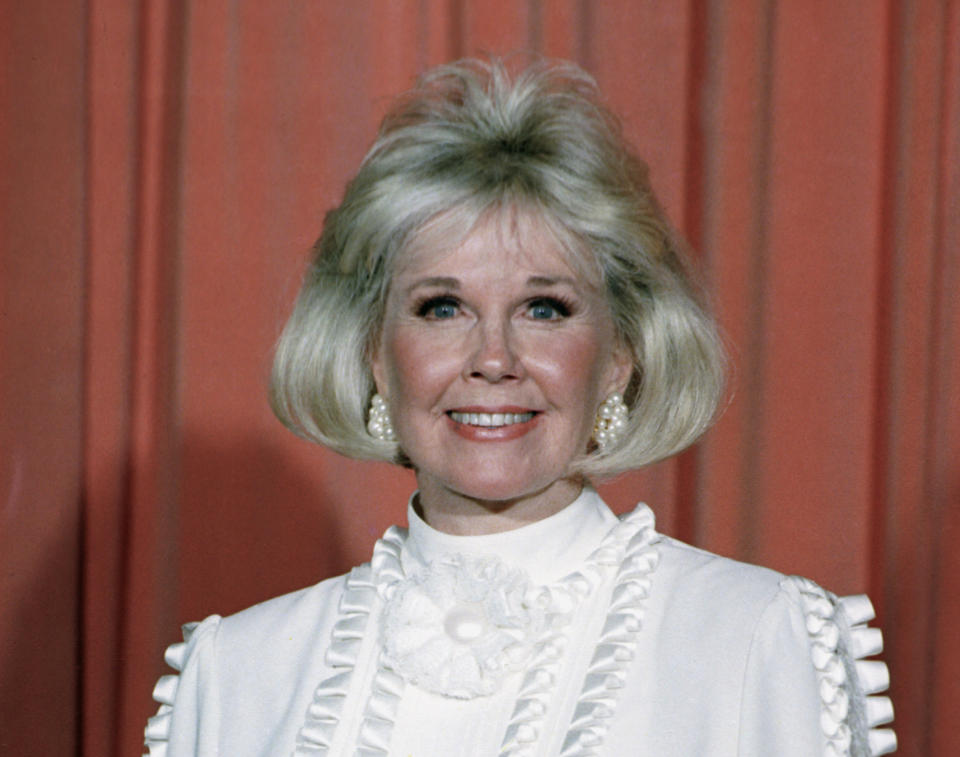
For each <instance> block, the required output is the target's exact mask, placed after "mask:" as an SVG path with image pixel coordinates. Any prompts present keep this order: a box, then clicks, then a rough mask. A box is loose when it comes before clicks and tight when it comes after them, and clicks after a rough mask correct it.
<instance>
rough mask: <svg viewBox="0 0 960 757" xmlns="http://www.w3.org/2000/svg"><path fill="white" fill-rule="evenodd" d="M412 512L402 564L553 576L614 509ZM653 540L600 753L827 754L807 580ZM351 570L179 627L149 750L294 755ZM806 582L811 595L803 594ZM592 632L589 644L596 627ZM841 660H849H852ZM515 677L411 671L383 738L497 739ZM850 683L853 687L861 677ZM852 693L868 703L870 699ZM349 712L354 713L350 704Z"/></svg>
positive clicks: (608, 525) (579, 622) (887, 737)
mask: <svg viewBox="0 0 960 757" xmlns="http://www.w3.org/2000/svg"><path fill="white" fill-rule="evenodd" d="M641 508H643V509H644V510H646V508H645V506H641ZM408 517H409V522H410V532H409V537H408V538H407V539H406V541H405V542H404V543H403V546H402V550H401V552H400V564H401V565H402V567H403V571H404V572H405V573H406V574H407V575H411V574H413V573H416V572H417V571H422V570H427V569H428V566H429V563H430V562H431V561H432V560H435V559H437V558H440V557H442V556H443V555H446V554H450V553H457V554H467V555H471V556H484V555H492V556H495V557H498V558H499V559H501V560H503V561H505V562H508V563H509V564H510V565H512V566H514V567H519V568H522V569H524V570H526V571H527V573H528V574H529V575H530V577H531V579H532V580H533V581H534V582H536V583H548V582H552V581H557V580H558V579H560V578H562V577H563V576H565V575H567V574H569V573H571V572H572V571H574V570H576V569H578V568H580V567H581V566H582V565H583V564H584V562H585V561H586V559H587V557H588V555H589V554H590V553H591V552H593V551H594V550H595V549H596V548H597V547H598V545H600V543H601V542H602V541H603V540H604V537H605V535H606V534H608V533H609V532H610V531H611V529H612V528H613V527H614V526H616V525H617V523H618V521H617V518H616V517H615V516H614V515H613V514H612V513H611V512H610V510H609V509H608V508H607V507H606V505H605V504H604V503H603V502H602V501H601V500H600V498H599V497H598V496H597V495H596V493H595V492H594V491H593V490H591V489H586V490H585V491H584V493H583V494H582V495H581V496H580V497H579V498H578V499H577V501H576V502H574V503H573V504H571V505H570V506H569V507H568V508H566V509H565V510H564V511H562V512H561V513H558V514H557V515H555V516H553V517H552V518H548V519H546V520H544V521H540V522H538V523H534V524H532V525H529V526H525V527H523V528H520V529H516V530H514V531H510V532H507V533H503V534H494V535H490V536H477V537H457V536H450V535H448V534H442V533H439V532H437V531H434V530H433V529H431V528H430V527H429V526H428V525H427V524H426V523H424V522H423V521H422V520H421V519H420V518H419V517H417V515H416V513H415V512H414V511H413V509H412V508H411V509H410V510H409V513H408ZM655 547H656V550H657V552H658V553H659V564H658V565H656V568H655V570H653V571H652V573H651V581H650V584H649V596H647V597H646V598H645V599H644V600H643V602H644V610H643V624H642V628H641V630H640V631H639V632H638V633H637V635H636V646H635V648H634V651H633V659H632V661H631V662H629V664H627V665H626V668H625V669H626V671H627V675H626V680H625V684H624V685H623V687H622V689H619V690H618V698H617V702H616V708H615V711H614V717H613V718H612V722H610V723H609V724H608V726H607V729H606V732H605V734H604V737H603V739H602V743H601V745H600V747H599V750H598V751H596V754H598V755H603V756H605V757H624V756H626V755H673V756H680V757H682V756H684V755H691V756H694V755H697V756H700V755H709V756H716V757H724V756H727V755H729V756H730V757H733V756H734V755H737V756H746V755H751V756H753V755H756V756H760V755H764V756H766V755H778V756H779V757H811V756H813V755H823V754H831V752H830V751H829V750H830V749H831V748H832V747H831V746H830V745H829V744H828V739H827V737H826V736H825V734H824V725H823V713H822V711H821V710H822V707H823V702H822V698H821V689H822V685H821V684H822V681H820V680H819V679H818V671H817V669H816V668H815V667H814V665H813V663H812V662H811V641H810V639H811V635H810V634H811V629H810V628H808V618H809V614H808V613H805V610H804V596H806V597H807V599H806V601H808V602H809V586H815V585H813V584H809V582H807V583H800V582H798V581H797V580H794V579H789V578H785V577H784V576H782V575H780V574H778V573H775V572H773V571H770V570H766V569H764V568H758V567H754V566H750V565H745V564H742V563H738V562H734V561H732V560H728V559H725V558H722V557H718V556H716V555H712V554H709V553H707V552H704V551H701V550H698V549H695V548H693V547H690V546H687V545H685V544H682V543H680V542H677V541H675V540H673V539H670V538H667V537H662V536H657V537H656V544H655ZM344 581H345V578H344V577H338V578H334V579H330V580H327V581H324V582H322V583H320V584H317V585H316V586H313V587H311V588H308V589H304V590H302V591H299V592H295V593H293V594H289V595H286V596H283V597H279V598H277V599H273V600H270V601H268V602H265V603H263V604H260V605H256V606H254V607H252V608H250V609H248V610H245V611H244V612H241V613H239V614H237V615H233V616H231V617H228V618H225V619H221V618H220V617H218V616H211V617H209V618H207V619H206V620H204V621H203V622H202V623H200V624H199V625H198V626H196V627H190V628H189V629H187V630H188V634H187V635H188V637H189V639H188V642H187V646H186V648H185V649H181V648H178V649H177V650H176V651H175V655H174V656H175V657H177V658H181V657H182V658H183V660H184V661H183V662H182V663H181V661H180V659H176V660H171V658H170V657H168V661H170V662H171V663H172V664H173V665H174V667H176V668H178V669H182V672H181V674H180V677H179V681H178V682H177V681H174V682H173V683H171V681H170V679H169V678H168V679H166V681H164V680H163V679H162V680H161V684H160V685H158V688H157V692H158V693H155V697H156V698H157V699H158V701H161V702H166V704H164V705H163V706H162V707H161V711H160V713H158V716H157V717H158V719H153V720H152V721H151V724H150V726H148V730H147V733H148V738H147V744H148V746H149V747H150V750H151V751H150V754H151V757H153V756H155V755H165V757H191V756H194V755H196V756H197V757H215V756H216V757H228V756H229V757H267V756H268V755H269V756H274V755H282V756H283V757H289V755H291V754H292V753H293V751H294V749H295V748H296V743H297V734H298V732H299V731H300V729H301V727H303V726H304V722H305V719H306V714H307V710H308V707H309V706H310V705H311V702H312V700H313V696H314V692H315V690H316V688H317V686H318V683H319V682H321V681H324V680H325V679H327V678H329V677H330V676H331V675H332V673H333V672H334V669H333V668H332V667H331V665H330V664H328V660H327V659H325V653H326V651H327V648H328V646H329V640H330V638H331V631H332V629H333V626H334V624H335V623H336V622H337V621H338V619H341V618H342V617H343V615H342V614H341V608H340V607H339V603H340V599H341V596H342V594H343V592H344V586H345V583H344ZM816 588H817V589H819V587H816ZM802 589H803V590H806V591H808V594H807V595H804V596H802V595H801V590H802ZM821 591H822V590H821ZM825 596H826V595H825ZM831 596H832V595H831ZM590 601H593V600H590ZM590 601H587V602H586V603H585V604H584V605H583V606H582V608H581V610H582V612H580V613H578V614H576V615H575V619H574V621H573V624H572V625H571V626H570V627H569V628H568V629H566V638H568V639H574V640H576V639H582V638H586V637H590V633H594V632H592V631H591V632H589V633H588V629H591V628H594V627H595V626H596V625H597V624H598V623H600V624H602V622H603V612H604V610H603V609H602V608H600V607H599V605H598V604H597V603H598V602H600V599H597V600H596V602H594V604H591V603H590ZM603 601H604V602H606V599H603ZM854 622H857V621H854ZM840 626H841V627H845V626H844V624H843V623H841V624H840ZM369 632H371V631H370V629H369V628H368V629H367V633H369ZM373 632H376V628H375V627H374V628H373ZM591 638H592V640H591V641H590V644H591V645H592V644H593V643H594V642H595V633H594V637H591ZM850 643H853V642H850ZM367 646H369V647H370V653H369V654H368V655H367V657H369V659H365V660H360V661H358V662H357V664H358V666H359V665H361V664H363V665H366V666H368V667H369V666H370V665H376V660H377V657H378V655H379V646H378V645H377V644H372V645H367ZM843 647H844V645H843V644H840V648H841V652H843ZM874 651H875V650H874ZM588 658H589V656H588ZM847 663H849V664H848V667H851V669H852V665H853V663H852V661H849V660H848V661H845V664H847ZM858 664H862V663H858ZM878 664H879V663H878ZM583 676H584V670H583V668H582V667H581V668H579V669H577V666H576V665H568V666H566V667H565V668H562V669H561V671H560V673H559V675H558V678H557V680H556V684H555V685H556V688H557V690H558V691H560V692H561V694H562V693H563V692H565V691H569V692H571V694H572V695H573V696H571V697H568V698H567V700H569V701H570V702H575V694H576V692H578V691H579V690H580V686H581V684H582V682H583ZM821 677H822V676H821ZM521 680H522V673H517V674H511V675H510V676H508V677H507V679H506V680H505V682H504V684H503V686H502V687H501V688H500V690H499V691H497V692H496V693H494V694H491V695H489V696H480V697H476V698H473V699H469V700H459V699H452V698H449V697H445V696H442V695H440V694H434V693H430V692H428V691H424V690H421V689H420V688H418V687H416V686H413V685H408V686H406V688H405V689H404V690H403V694H402V697H401V699H400V704H399V709H398V710H397V712H396V713H395V716H394V725H393V729H392V734H391V733H389V732H388V733H387V738H388V739H389V747H388V753H389V754H390V755H397V756H398V757H408V756H415V757H490V756H491V755H497V754H499V753H500V745H501V740H502V738H503V736H504V730H505V728H506V726H507V723H508V722H509V721H510V718H511V715H512V713H513V712H514V706H515V702H516V699H517V694H518V690H519V688H520V686H521ZM853 692H854V696H855V697H856V696H859V694H858V693H857V690H856V688H854V689H853ZM561 699H562V697H561ZM567 700H563V701H567ZM348 701H349V700H348ZM855 704H857V703H855ZM857 707H859V711H863V710H864V709H865V708H866V704H865V703H864V702H860V703H859V704H857ZM344 717H346V718H347V719H349V718H351V717H352V718H353V719H354V721H356V719H357V718H358V717H359V714H358V713H356V712H355V713H353V714H350V713H347V714H346V715H345V716H344ZM550 717H551V718H552V719H551V720H549V721H547V722H549V723H556V724H558V726H559V723H560V722H561V721H563V722H565V723H566V724H567V726H568V725H569V723H570V720H571V719H572V718H574V717H575V715H574V713H573V712H555V713H552V714H551V716H550ZM886 719H888V718H886ZM872 724H873V723H871V725H872ZM544 731H546V732H545V733H542V734H538V735H537V741H536V742H534V743H535V744H539V745H540V746H541V747H542V749H541V751H536V752H531V754H542V753H543V754H560V753H561V745H560V744H559V743H557V744H554V742H560V741H562V737H563V735H564V733H565V732H566V726H562V727H551V728H545V729H544ZM878 733H880V734H881V735H880V736H875V735H873V734H871V736H870V738H871V743H873V742H875V741H877V739H879V740H880V742H884V743H885V744H886V747H885V748H884V751H883V752H881V751H875V752H874V754H880V753H885V752H886V751H889V749H890V747H891V743H892V742H891V739H892V732H889V731H883V732H878ZM550 739H553V741H549V740H550ZM547 743H549V744H551V746H550V747H549V748H548V747H547V746H544V745H546V744H547ZM878 743H879V742H878ZM894 743H895V742H894ZM320 753H321V752H318V754H320ZM351 753H352V752H351ZM571 753H574V752H571ZM575 753H583V754H592V753H594V752H592V751H590V750H581V751H579V752H575ZM835 753H837V752H835ZM839 753H842V752H839ZM852 753H853V754H857V752H856V751H854V752H852ZM337 757H339V754H338V755H337Z"/></svg>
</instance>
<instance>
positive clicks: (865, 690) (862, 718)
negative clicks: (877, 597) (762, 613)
mask: <svg viewBox="0 0 960 757" xmlns="http://www.w3.org/2000/svg"><path fill="white" fill-rule="evenodd" d="M783 583H789V584H793V586H794V587H795V588H796V589H797V591H798V592H799V595H800V600H801V603H802V605H803V612H804V616H805V620H806V627H807V634H808V635H809V638H810V655H811V659H812V661H813V666H814V668H815V669H816V671H817V680H818V683H819V687H820V702H821V710H820V713H821V714H820V724H821V727H822V728H823V733H824V736H825V737H826V739H827V745H826V748H825V750H824V757H878V755H883V754H890V753H891V752H893V751H895V750H896V748H897V737H896V735H895V734H894V732H893V730H891V729H889V728H878V727H877V726H880V725H884V724H886V723H889V722H890V721H892V720H893V703H892V702H891V701H890V698H889V697H886V696H875V695H876V694H878V693H879V692H882V691H885V690H886V689H887V688H888V686H889V685H890V674H889V671H888V670H887V666H886V665H885V664H884V663H882V662H880V661H878V660H865V659H863V658H865V657H870V656H872V655H876V654H879V653H880V652H881V651H882V650H883V636H882V634H881V632H880V630H879V629H877V628H869V627H868V626H867V623H868V622H869V621H870V620H872V619H873V618H874V617H875V616H874V612H873V606H872V605H871V604H870V600H869V599H868V598H867V596H866V595H864V594H859V595H855V596H850V597H842V598H839V597H837V596H835V595H833V594H831V593H830V592H828V591H825V590H824V589H822V588H821V587H820V586H818V585H817V584H815V583H814V582H813V581H810V580H808V579H806V578H800V577H797V576H791V577H789V578H784V579H783Z"/></svg>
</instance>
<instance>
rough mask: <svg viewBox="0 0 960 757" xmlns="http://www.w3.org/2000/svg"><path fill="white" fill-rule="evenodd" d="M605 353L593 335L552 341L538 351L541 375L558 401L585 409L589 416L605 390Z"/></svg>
mask: <svg viewBox="0 0 960 757" xmlns="http://www.w3.org/2000/svg"><path fill="white" fill-rule="evenodd" d="M602 352H603V350H602V349H601V343H600V340H598V339H597V337H596V334H595V333H593V332H590V333H586V334H583V335H577V336H576V337H571V338H566V339H554V340H549V341H548V342H547V343H546V344H544V345H542V346H541V349H539V350H538V360H537V363H536V368H537V372H538V373H539V374H540V375H541V376H542V377H543V379H544V383H546V384H547V385H548V386H549V387H551V388H552V389H553V391H554V393H555V394H556V395H557V396H556V400H557V401H558V402H561V401H563V402H564V404H566V405H568V406H569V405H571V404H572V405H573V406H574V407H582V408H583V410H584V413H585V414H589V413H591V412H592V409H593V403H594V402H595V401H596V400H597V397H598V395H599V393H600V391H601V387H600V383H601V380H602V374H603V370H602V367H601V364H602V363H603V360H602V354H601V353H602Z"/></svg>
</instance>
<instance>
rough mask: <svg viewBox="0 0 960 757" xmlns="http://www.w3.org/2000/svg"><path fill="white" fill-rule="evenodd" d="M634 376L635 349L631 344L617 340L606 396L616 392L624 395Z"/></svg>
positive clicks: (611, 361)
mask: <svg viewBox="0 0 960 757" xmlns="http://www.w3.org/2000/svg"><path fill="white" fill-rule="evenodd" d="M632 376H633V350H632V349H630V347H629V345H626V344H624V343H623V342H621V341H620V340H617V344H616V345H615V346H614V348H613V354H612V355H611V356H610V371H609V376H608V379H607V386H606V390H607V391H606V395H605V396H608V397H609V396H610V395H611V394H613V393H614V392H616V393H617V394H621V395H622V394H623V393H624V392H626V391H627V386H628V385H629V384H630V378H631V377H632Z"/></svg>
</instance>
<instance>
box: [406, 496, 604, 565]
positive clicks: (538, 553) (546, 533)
mask: <svg viewBox="0 0 960 757" xmlns="http://www.w3.org/2000/svg"><path fill="white" fill-rule="evenodd" d="M414 497H416V494H414V496H413V497H411V498H410V504H409V505H408V506H407V521H408V523H409V524H410V532H409V537H408V539H407V540H406V543H405V545H404V547H403V552H402V554H401V562H402V564H403V568H404V571H405V572H406V573H407V574H408V575H409V574H410V573H412V572H416V571H418V570H421V569H422V568H423V567H425V566H427V565H429V564H430V563H431V562H432V561H434V560H435V559H437V558H438V557H442V556H443V555H447V554H451V553H453V554H465V555H473V556H481V555H485V556H494V557H498V558H500V559H501V560H503V561H504V562H505V563H507V564H509V565H512V566H514V567H518V568H523V569H524V570H525V571H526V572H527V574H528V575H529V576H530V579H531V580H532V581H533V582H534V583H536V584H546V583H551V582H553V581H557V580H559V579H561V578H563V577H564V576H566V575H567V574H569V573H571V572H572V571H574V570H576V569H577V568H578V567H579V566H580V565H581V564H582V563H583V562H584V560H586V558H587V557H588V556H589V555H590V553H591V552H593V550H594V549H596V548H597V546H598V545H599V544H600V542H601V540H602V539H603V537H604V536H606V535H607V533H609V531H610V529H612V528H613V527H614V526H615V525H616V524H617V516H616V515H614V514H613V513H612V512H611V511H610V508H608V507H607V506H606V504H605V503H604V501H603V500H602V499H600V495H599V494H597V492H596V490H595V489H593V488H592V487H590V486H584V488H583V491H581V492H580V495H579V496H578V497H577V498H576V499H575V500H574V501H573V502H571V503H570V504H569V505H567V506H566V507H565V508H563V510H561V511H560V512H558V513H556V514H554V515H551V516H550V517H549V518H544V519H543V520H538V521H536V522H535V523H530V524H528V525H525V526H521V527H520V528H515V529H513V530H511V531H503V532H501V533H496V534H485V535H483V536H456V535H454V534H446V533H443V532H441V531H437V530H436V529H434V528H432V527H431V526H429V525H428V524H427V523H426V521H424V520H423V518H421V517H420V516H419V515H417V513H416V510H415V509H414V507H413V502H414Z"/></svg>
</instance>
